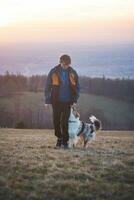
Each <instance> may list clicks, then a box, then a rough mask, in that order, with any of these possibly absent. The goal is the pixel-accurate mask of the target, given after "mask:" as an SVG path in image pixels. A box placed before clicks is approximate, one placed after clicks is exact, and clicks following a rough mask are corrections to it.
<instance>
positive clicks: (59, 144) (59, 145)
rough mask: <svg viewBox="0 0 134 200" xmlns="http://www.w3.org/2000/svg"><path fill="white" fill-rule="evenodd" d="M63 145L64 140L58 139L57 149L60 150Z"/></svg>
mask: <svg viewBox="0 0 134 200" xmlns="http://www.w3.org/2000/svg"><path fill="white" fill-rule="evenodd" d="M61 145H62V138H58V139H57V143H56V146H55V148H56V149H59V148H60V147H61Z"/></svg>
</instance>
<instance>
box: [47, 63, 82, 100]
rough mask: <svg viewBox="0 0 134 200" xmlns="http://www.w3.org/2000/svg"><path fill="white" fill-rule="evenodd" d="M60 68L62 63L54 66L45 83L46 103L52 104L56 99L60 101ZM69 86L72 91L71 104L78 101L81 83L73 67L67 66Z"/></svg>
mask: <svg viewBox="0 0 134 200" xmlns="http://www.w3.org/2000/svg"><path fill="white" fill-rule="evenodd" d="M60 68H61V65H60V64H59V65H57V66H56V67H54V68H52V69H51V70H50V72H49V74H48V76H47V80H46V84H45V103H46V104H52V103H53V102H55V101H59V88H60ZM67 72H68V79H69V87H70V93H71V99H70V104H73V103H76V102H77V100H78V98H79V93H80V85H79V78H78V75H77V72H76V71H75V70H74V69H73V68H72V67H68V68H67Z"/></svg>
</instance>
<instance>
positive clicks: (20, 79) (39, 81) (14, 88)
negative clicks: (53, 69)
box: [0, 71, 134, 130]
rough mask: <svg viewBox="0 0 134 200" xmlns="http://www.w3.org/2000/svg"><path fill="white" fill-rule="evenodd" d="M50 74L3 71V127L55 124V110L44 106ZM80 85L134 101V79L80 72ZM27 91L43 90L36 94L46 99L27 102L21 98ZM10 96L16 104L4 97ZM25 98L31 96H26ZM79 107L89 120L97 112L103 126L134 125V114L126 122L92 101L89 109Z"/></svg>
mask: <svg viewBox="0 0 134 200" xmlns="http://www.w3.org/2000/svg"><path fill="white" fill-rule="evenodd" d="M46 78H47V75H45V74H44V75H32V76H29V77H28V76H24V75H22V74H11V73H9V72H8V71H7V72H6V74H4V75H0V98H1V99H0V127H13V128H53V122H52V110H51V111H50V110H49V111H47V110H45V109H44V106H43V101H44V99H43V96H44V95H43V92H44V87H45V83H46ZM80 87H81V93H87V94H94V95H102V96H105V97H109V98H112V99H116V100H123V101H126V102H129V104H132V103H134V92H133V91H134V80H129V79H108V78H105V77H104V76H103V77H102V78H91V77H84V76H80ZM23 92H32V95H33V94H36V93H38V92H40V93H39V95H38V94H37V95H36V97H37V96H40V95H42V99H41V100H40V101H39V102H40V103H39V104H38V103H37V104H36V105H32V103H31V102H30V103H25V102H23V101H22V100H21V94H23ZM41 93H42V94H41ZM28 94H31V93H28ZM3 97H4V98H3ZM5 97H6V98H5ZM8 97H9V101H8V102H9V104H10V102H11V101H12V102H13V104H12V105H9V104H8V105H6V106H4V105H5V104H4V102H3V99H7V98H8ZM10 97H11V98H10ZM12 97H13V98H12ZM36 97H35V98H36ZM24 98H27V97H26V96H24ZM30 98H34V96H32V97H30ZM79 109H80V110H79V111H80V114H81V119H82V120H84V121H86V120H87V119H88V117H89V115H90V114H94V115H96V116H97V117H98V118H99V119H100V120H101V121H102V122H103V129H107V130H112V129H116V130H120V129H122V130H133V129H134V123H133V118H132V117H129V116H128V118H126V120H125V122H123V121H122V120H121V119H120V120H118V121H116V120H108V119H107V117H106V116H105V113H104V111H103V110H102V109H98V108H96V107H93V106H92V105H90V109H89V110H87V111H86V112H83V108H82V107H80V108H79Z"/></svg>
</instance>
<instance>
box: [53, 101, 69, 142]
mask: <svg viewBox="0 0 134 200" xmlns="http://www.w3.org/2000/svg"><path fill="white" fill-rule="evenodd" d="M52 108H53V123H54V130H55V136H56V137H58V138H62V139H63V144H67V142H68V140H69V134H68V119H69V116H70V111H71V105H70V102H59V101H57V102H54V103H52Z"/></svg>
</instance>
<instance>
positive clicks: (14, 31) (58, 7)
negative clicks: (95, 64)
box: [0, 0, 134, 44]
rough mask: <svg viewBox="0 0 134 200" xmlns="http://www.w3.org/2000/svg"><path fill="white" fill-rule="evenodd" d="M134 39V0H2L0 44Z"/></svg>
mask: <svg viewBox="0 0 134 200" xmlns="http://www.w3.org/2000/svg"><path fill="white" fill-rule="evenodd" d="M12 43H13V44H14V43H16V44H17V43H27V44H28V43H63V44H64V43H65V44H66V43H76V44H87V43H94V44H105V43H111V44H112V43H115V44H118V43H119V44H120V43H130V44H131V43H134V0H83V1H82V0H0V44H12Z"/></svg>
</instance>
